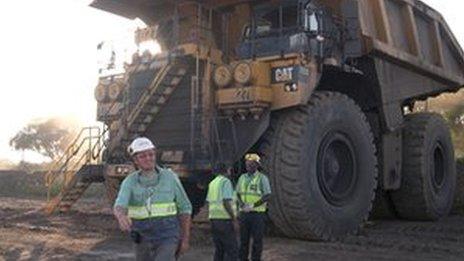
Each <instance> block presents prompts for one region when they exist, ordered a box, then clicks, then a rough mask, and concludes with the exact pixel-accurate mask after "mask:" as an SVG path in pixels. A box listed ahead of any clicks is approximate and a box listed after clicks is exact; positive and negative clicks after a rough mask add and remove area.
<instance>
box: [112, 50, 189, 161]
mask: <svg viewBox="0 0 464 261" xmlns="http://www.w3.org/2000/svg"><path fill="white" fill-rule="evenodd" d="M188 70H189V66H188V64H187V63H184V62H181V61H180V60H179V59H176V58H171V61H169V62H168V63H167V64H166V65H164V66H163V67H162V68H160V69H159V71H158V72H157V74H156V76H155V77H154V79H153V81H152V82H151V83H150V85H149V86H148V87H147V88H146V89H145V90H144V92H143V94H142V95H141V97H140V99H139V100H138V102H137V104H136V105H135V107H134V108H133V109H132V110H131V111H128V112H126V113H125V114H124V116H123V118H124V127H123V128H120V129H119V131H118V132H117V133H116V135H115V136H114V137H112V138H111V143H110V144H108V151H110V152H117V151H119V152H123V151H124V148H126V147H127V145H128V144H129V142H130V140H132V139H133V138H135V137H137V136H139V135H141V134H143V133H144V132H145V131H146V130H147V128H148V126H149V125H150V123H152V122H153V120H154V119H155V117H156V115H157V114H158V113H159V112H160V111H161V109H162V107H163V106H164V105H165V104H166V103H167V102H168V100H169V98H170V96H171V95H172V93H173V92H174V91H175V89H176V88H177V87H178V86H179V85H180V84H181V82H182V80H183V78H184V77H185V75H186V74H187V72H188ZM118 148H119V150H118Z"/></svg>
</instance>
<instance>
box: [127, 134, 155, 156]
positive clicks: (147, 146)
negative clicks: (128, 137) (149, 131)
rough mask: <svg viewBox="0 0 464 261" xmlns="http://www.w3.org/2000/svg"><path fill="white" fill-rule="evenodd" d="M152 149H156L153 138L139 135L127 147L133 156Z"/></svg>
mask: <svg viewBox="0 0 464 261" xmlns="http://www.w3.org/2000/svg"><path fill="white" fill-rule="evenodd" d="M152 149H155V145H154V144H153V143H152V142H151V140H149V139H148V138H145V137H139V138H136V139H134V140H133V141H132V143H131V144H130V145H129V147H127V152H129V154H130V155H131V156H134V155H135V154H136V153H138V152H141V151H145V150H152Z"/></svg>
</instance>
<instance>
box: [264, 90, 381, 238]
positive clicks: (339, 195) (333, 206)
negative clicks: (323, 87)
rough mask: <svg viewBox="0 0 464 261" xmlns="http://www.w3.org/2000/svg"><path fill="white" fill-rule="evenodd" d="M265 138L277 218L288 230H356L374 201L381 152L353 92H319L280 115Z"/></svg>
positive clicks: (313, 234)
mask: <svg viewBox="0 0 464 261" xmlns="http://www.w3.org/2000/svg"><path fill="white" fill-rule="evenodd" d="M261 144H262V147H261V148H262V151H261V153H262V154H263V160H264V169H265V171H267V172H268V173H269V176H270V181H271V186H272V190H273V196H272V198H271V201H270V204H269V216H270V218H271V220H272V222H273V223H274V224H275V225H276V226H277V227H279V229H280V230H281V231H282V232H283V233H284V234H285V235H287V236H289V237H296V238H302V239H324V240H329V239H338V238H341V237H343V236H345V235H347V234H350V233H356V231H357V230H358V229H359V228H360V226H361V225H362V223H363V222H364V221H365V220H366V219H367V218H368V215H369V211H370V210H371V207H372V201H373V199H374V196H375V189H376V186H377V158H376V156H375V152H376V151H375V145H374V143H373V135H372V133H371V129H370V126H369V124H368V122H367V120H366V117H365V115H364V114H363V113H362V111H361V110H360V108H359V107H358V106H357V105H356V104H355V103H354V102H353V101H352V100H351V99H350V98H348V97H347V96H345V95H342V94H339V93H334V92H316V93H314V94H313V96H312V97H311V99H310V101H309V102H308V104H307V105H306V106H301V107H299V108H296V109H294V110H291V111H286V112H283V113H280V114H279V115H276V117H274V118H273V121H272V122H271V126H270V128H269V130H268V131H267V133H266V134H265V135H264V136H263V140H262V143H261ZM322 163H324V164H322ZM336 177H338V178H336Z"/></svg>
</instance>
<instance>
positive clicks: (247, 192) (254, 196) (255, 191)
mask: <svg viewBox="0 0 464 261" xmlns="http://www.w3.org/2000/svg"><path fill="white" fill-rule="evenodd" d="M244 175H247V174H244ZM262 175H263V174H262V173H259V172H258V173H256V174H254V176H253V178H252V179H251V181H250V182H249V183H248V184H245V183H246V182H245V179H244V178H242V179H239V184H238V191H237V192H238V193H239V194H240V198H241V200H242V202H243V203H245V204H251V205H252V206H253V205H254V204H255V203H256V202H258V201H259V200H260V199H261V198H262V197H263V192H262V191H261V186H260V185H261V179H262ZM266 206H267V203H263V204H262V205H260V206H258V207H254V208H253V210H252V211H255V212H266Z"/></svg>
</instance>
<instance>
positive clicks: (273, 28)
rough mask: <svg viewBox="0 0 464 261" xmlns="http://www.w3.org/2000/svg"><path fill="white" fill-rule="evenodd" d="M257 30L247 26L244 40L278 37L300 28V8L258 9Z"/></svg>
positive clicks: (294, 6) (292, 6)
mask: <svg viewBox="0 0 464 261" xmlns="http://www.w3.org/2000/svg"><path fill="white" fill-rule="evenodd" d="M255 21H256V22H255V28H254V30H253V28H252V27H251V25H247V26H246V28H245V31H244V38H246V39H247V38H251V37H252V36H253V35H254V37H268V36H277V35H279V34H280V33H283V34H287V33H289V32H292V31H295V30H297V28H298V6H297V5H287V6H276V7H273V8H257V10H255Z"/></svg>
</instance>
